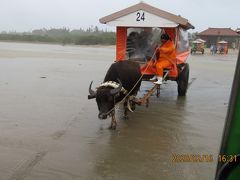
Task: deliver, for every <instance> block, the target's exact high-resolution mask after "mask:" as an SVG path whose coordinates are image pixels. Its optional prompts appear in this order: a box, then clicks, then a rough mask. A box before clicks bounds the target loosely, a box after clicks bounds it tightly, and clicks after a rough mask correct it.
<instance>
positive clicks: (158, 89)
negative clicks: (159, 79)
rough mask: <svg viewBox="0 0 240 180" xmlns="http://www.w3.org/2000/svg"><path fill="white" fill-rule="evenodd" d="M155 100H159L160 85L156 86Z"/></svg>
mask: <svg viewBox="0 0 240 180" xmlns="http://www.w3.org/2000/svg"><path fill="white" fill-rule="evenodd" d="M156 96H157V98H159V96H160V85H158V86H157V94H156Z"/></svg>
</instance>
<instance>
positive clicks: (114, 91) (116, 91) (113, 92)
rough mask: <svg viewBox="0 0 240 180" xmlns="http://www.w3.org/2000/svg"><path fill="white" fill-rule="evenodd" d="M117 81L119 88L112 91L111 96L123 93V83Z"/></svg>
mask: <svg viewBox="0 0 240 180" xmlns="http://www.w3.org/2000/svg"><path fill="white" fill-rule="evenodd" d="M117 80H118V82H119V86H118V87H117V88H115V89H111V91H110V94H112V95H115V94H117V93H119V92H120V91H121V89H122V83H121V81H120V80H119V79H117Z"/></svg>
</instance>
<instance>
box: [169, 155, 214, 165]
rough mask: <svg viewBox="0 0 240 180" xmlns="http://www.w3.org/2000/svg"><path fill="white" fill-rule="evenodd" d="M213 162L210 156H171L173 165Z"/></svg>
mask: <svg viewBox="0 0 240 180" xmlns="http://www.w3.org/2000/svg"><path fill="white" fill-rule="evenodd" d="M213 161H214V158H213V155H212V154H172V162H173V163H181V162H183V163H184V162H194V163H201V162H206V163H210V162H213Z"/></svg>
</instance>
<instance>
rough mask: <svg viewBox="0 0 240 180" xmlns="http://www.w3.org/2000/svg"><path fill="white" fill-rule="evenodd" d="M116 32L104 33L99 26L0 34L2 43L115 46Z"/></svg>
mask: <svg viewBox="0 0 240 180" xmlns="http://www.w3.org/2000/svg"><path fill="white" fill-rule="evenodd" d="M115 36H116V34H115V32H104V31H103V30H100V29H99V28H98V27H97V26H95V27H90V28H87V30H83V29H79V30H72V31H70V30H69V29H67V28H61V29H50V30H47V29H37V30H33V31H32V32H31V33H16V32H13V33H12V32H11V33H6V32H2V33H0V41H23V42H47V43H60V44H77V45H97V44H100V45H114V44H115V42H116V37H115Z"/></svg>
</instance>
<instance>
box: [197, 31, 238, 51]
mask: <svg viewBox="0 0 240 180" xmlns="http://www.w3.org/2000/svg"><path fill="white" fill-rule="evenodd" d="M197 37H199V38H201V39H203V40H205V41H206V46H207V47H210V46H211V44H215V45H216V44H217V42H219V41H222V40H224V41H227V42H228V46H229V47H230V48H231V47H234V48H235V47H236V48H238V47H239V45H240V34H238V33H237V32H236V31H234V30H232V29H231V28H208V29H206V30H204V31H202V32H200V33H199V34H197Z"/></svg>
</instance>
